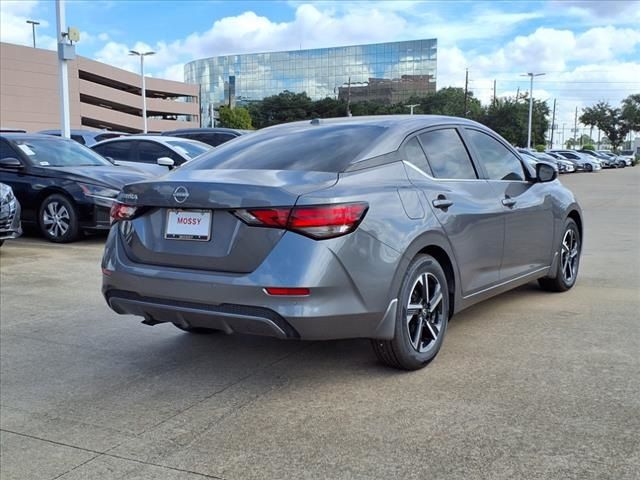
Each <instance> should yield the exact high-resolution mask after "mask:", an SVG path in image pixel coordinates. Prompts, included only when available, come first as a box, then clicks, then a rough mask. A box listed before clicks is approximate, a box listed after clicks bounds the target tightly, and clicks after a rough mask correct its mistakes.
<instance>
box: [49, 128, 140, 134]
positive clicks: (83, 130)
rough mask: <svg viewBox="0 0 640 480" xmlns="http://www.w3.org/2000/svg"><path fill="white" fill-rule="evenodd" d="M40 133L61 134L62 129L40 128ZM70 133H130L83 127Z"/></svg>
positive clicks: (73, 129)
mask: <svg viewBox="0 0 640 480" xmlns="http://www.w3.org/2000/svg"><path fill="white" fill-rule="evenodd" d="M38 133H44V134H47V135H51V134H60V133H61V130H60V129H55V128H52V129H50V130H40V131H39V132H38ZM69 133H71V134H72V135H92V136H98V135H104V134H105V133H111V134H115V135H128V133H126V132H118V131H115V130H87V129H83V128H72V129H71V130H69Z"/></svg>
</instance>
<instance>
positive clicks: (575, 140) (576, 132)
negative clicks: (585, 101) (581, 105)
mask: <svg viewBox="0 0 640 480" xmlns="http://www.w3.org/2000/svg"><path fill="white" fill-rule="evenodd" d="M577 136H578V107H576V115H575V117H574V118H573V149H574V150H575V149H576V144H577V143H578V142H577V139H576V137H577Z"/></svg>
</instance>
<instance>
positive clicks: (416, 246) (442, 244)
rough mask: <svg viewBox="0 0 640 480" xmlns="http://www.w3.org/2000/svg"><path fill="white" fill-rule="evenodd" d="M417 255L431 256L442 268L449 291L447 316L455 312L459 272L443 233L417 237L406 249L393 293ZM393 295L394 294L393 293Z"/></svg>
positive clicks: (397, 288) (458, 300) (459, 294)
mask: <svg viewBox="0 0 640 480" xmlns="http://www.w3.org/2000/svg"><path fill="white" fill-rule="evenodd" d="M418 255H431V256H432V257H433V258H435V259H436V260H437V261H438V263H439V264H440V265H441V266H442V269H443V270H444V272H445V276H446V278H447V287H448V290H449V305H450V308H449V316H451V315H453V314H454V313H455V312H456V309H457V308H459V306H460V305H461V303H462V302H461V293H460V281H459V278H460V272H459V270H458V264H457V262H456V260H455V256H454V254H453V249H452V248H451V245H450V244H449V241H448V240H447V238H446V236H445V235H444V233H443V232H434V231H431V232H426V233H424V234H423V235H420V236H419V237H417V238H416V239H415V240H414V241H413V242H412V243H411V245H409V247H408V248H407V250H406V251H405V254H404V258H405V262H404V268H401V269H398V270H399V271H398V272H397V273H396V278H395V279H394V282H393V288H394V290H393V291H394V292H397V291H398V290H399V288H400V283H401V282H402V279H403V278H404V275H405V273H406V270H407V267H408V266H409V263H410V262H411V261H412V260H413V259H414V258H416V257H417V256H418ZM394 295H395V293H394Z"/></svg>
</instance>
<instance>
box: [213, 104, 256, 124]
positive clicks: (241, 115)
mask: <svg viewBox="0 0 640 480" xmlns="http://www.w3.org/2000/svg"><path fill="white" fill-rule="evenodd" d="M218 113H219V115H220V126H221V127H226V128H240V129H243V130H251V129H252V128H253V125H251V115H249V112H248V110H247V109H245V108H242V107H236V108H229V107H227V106H225V105H223V106H221V107H220V108H219V109H218Z"/></svg>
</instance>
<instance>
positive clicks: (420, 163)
mask: <svg viewBox="0 0 640 480" xmlns="http://www.w3.org/2000/svg"><path fill="white" fill-rule="evenodd" d="M403 148H404V151H403V157H404V159H405V160H406V161H407V162H409V163H411V164H412V165H414V166H416V167H418V168H419V169H420V170H422V171H423V172H425V173H428V174H429V175H433V173H432V172H431V168H430V167H429V163H428V162H427V157H426V156H425V154H424V151H423V150H422V147H421V146H420V142H419V141H418V138H417V137H413V138H411V139H410V140H409V141H408V142H406V143H405V144H404V147H403Z"/></svg>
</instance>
